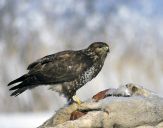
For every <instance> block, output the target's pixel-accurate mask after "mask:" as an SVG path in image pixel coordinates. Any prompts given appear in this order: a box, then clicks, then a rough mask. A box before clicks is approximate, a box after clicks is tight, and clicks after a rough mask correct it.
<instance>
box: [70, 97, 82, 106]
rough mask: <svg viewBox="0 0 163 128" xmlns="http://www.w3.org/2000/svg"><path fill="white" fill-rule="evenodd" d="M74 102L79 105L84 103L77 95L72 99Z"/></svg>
mask: <svg viewBox="0 0 163 128" xmlns="http://www.w3.org/2000/svg"><path fill="white" fill-rule="evenodd" d="M72 99H73V101H74V102H76V103H77V104H78V105H80V104H81V103H82V101H81V100H80V99H79V97H77V96H76V95H75V96H73V97H72Z"/></svg>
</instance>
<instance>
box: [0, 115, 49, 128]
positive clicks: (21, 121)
mask: <svg viewBox="0 0 163 128" xmlns="http://www.w3.org/2000/svg"><path fill="white" fill-rule="evenodd" d="M51 115H52V113H49V112H44V113H14V114H11V113H10V114H9V113H8V114H6V113H4V114H0V128H36V127H38V126H40V125H41V124H42V123H43V122H45V121H46V120H47V119H48V118H49V117H50V116H51Z"/></svg>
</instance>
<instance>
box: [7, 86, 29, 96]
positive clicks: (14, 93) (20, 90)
mask: <svg viewBox="0 0 163 128" xmlns="http://www.w3.org/2000/svg"><path fill="white" fill-rule="evenodd" d="M25 90H27V88H26V87H23V88H19V89H17V90H15V91H14V92H13V93H11V95H10V96H18V95H19V94H21V93H23V92H24V91H25Z"/></svg>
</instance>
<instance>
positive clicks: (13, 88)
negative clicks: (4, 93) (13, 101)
mask: <svg viewBox="0 0 163 128" xmlns="http://www.w3.org/2000/svg"><path fill="white" fill-rule="evenodd" d="M24 86H25V84H24V82H22V83H20V84H18V85H16V86H14V87H12V88H10V89H9V90H10V91H11V90H16V89H20V88H23V87H24Z"/></svg>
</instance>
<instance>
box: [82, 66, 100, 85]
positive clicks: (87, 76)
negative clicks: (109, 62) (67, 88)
mask: <svg viewBox="0 0 163 128" xmlns="http://www.w3.org/2000/svg"><path fill="white" fill-rule="evenodd" d="M101 68H102V66H101V65H98V66H96V65H94V66H92V67H91V68H89V69H88V70H86V71H85V72H84V73H83V74H82V75H81V76H80V81H79V83H80V85H83V84H86V83H87V82H88V81H90V80H92V79H93V78H94V77H96V75H97V74H98V73H99V71H100V70H101Z"/></svg>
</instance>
